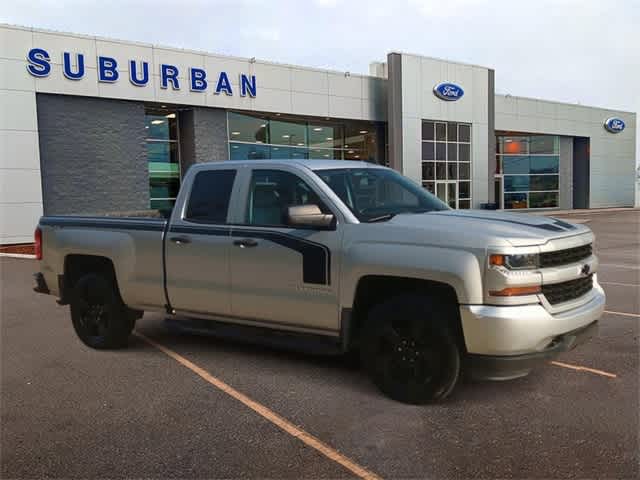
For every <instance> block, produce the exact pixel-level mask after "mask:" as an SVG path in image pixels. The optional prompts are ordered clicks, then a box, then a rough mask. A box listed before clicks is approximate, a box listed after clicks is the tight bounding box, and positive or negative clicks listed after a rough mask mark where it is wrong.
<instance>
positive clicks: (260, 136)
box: [228, 112, 269, 143]
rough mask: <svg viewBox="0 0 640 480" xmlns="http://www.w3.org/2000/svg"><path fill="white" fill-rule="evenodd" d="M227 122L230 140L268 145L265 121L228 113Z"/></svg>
mask: <svg viewBox="0 0 640 480" xmlns="http://www.w3.org/2000/svg"><path fill="white" fill-rule="evenodd" d="M228 121H229V139H230V140H232V141H236V142H252V143H253V142H260V143H269V137H268V129H267V121H266V120H265V119H263V118H259V117H252V116H250V115H242V114H241V113H235V112H229V113H228Z"/></svg>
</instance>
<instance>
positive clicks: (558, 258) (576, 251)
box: [540, 243, 592, 268]
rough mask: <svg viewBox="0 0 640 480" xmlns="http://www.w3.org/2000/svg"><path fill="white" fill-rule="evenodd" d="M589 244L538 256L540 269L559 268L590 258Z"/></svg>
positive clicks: (590, 247)
mask: <svg viewBox="0 0 640 480" xmlns="http://www.w3.org/2000/svg"><path fill="white" fill-rule="evenodd" d="M591 252H592V246H591V244H590V243H589V244H587V245H582V246H580V247H574V248H567V249H565V250H557V251H555V252H544V253H541V254H540V267H541V268H548V267H559V266H561V265H568V264H570V263H575V262H579V261H580V260H583V259H585V258H589V257H590V256H591Z"/></svg>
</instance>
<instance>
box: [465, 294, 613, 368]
mask: <svg viewBox="0 0 640 480" xmlns="http://www.w3.org/2000/svg"><path fill="white" fill-rule="evenodd" d="M588 295H589V297H588V299H587V301H586V302H585V303H583V304H582V305H580V306H578V307H576V308H572V309H570V310H566V311H563V312H559V313H555V314H551V313H550V312H549V311H547V310H546V309H545V308H544V307H543V306H542V305H541V304H535V305H521V306H508V307H507V306H490V305H464V306H461V307H460V315H461V319H462V329H463V332H464V339H465V344H466V348H467V353H468V358H467V361H468V368H469V370H470V371H471V374H472V376H473V377H475V378H482V379H492V380H506V379H510V378H516V377H521V376H524V375H526V374H528V373H529V372H530V371H531V370H532V369H533V368H534V367H535V366H536V365H538V364H540V363H542V362H544V361H545V360H548V359H549V358H553V357H555V356H556V355H557V354H559V353H560V352H564V351H567V350H571V349H572V348H574V347H575V346H576V345H578V344H579V343H582V342H584V341H585V340H587V339H588V338H590V337H591V336H593V334H594V333H595V331H596V329H597V324H598V322H597V321H598V319H599V318H600V317H601V316H602V312H603V311H604V305H605V294H604V291H603V290H602V288H601V287H600V285H598V284H597V283H594V288H593V289H592V290H591V292H590V293H589V294H588Z"/></svg>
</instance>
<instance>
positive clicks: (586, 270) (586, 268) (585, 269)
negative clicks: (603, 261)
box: [580, 265, 591, 275]
mask: <svg viewBox="0 0 640 480" xmlns="http://www.w3.org/2000/svg"><path fill="white" fill-rule="evenodd" d="M590 271H591V267H590V266H589V265H583V266H582V269H581V270H580V273H581V274H582V275H589V272H590Z"/></svg>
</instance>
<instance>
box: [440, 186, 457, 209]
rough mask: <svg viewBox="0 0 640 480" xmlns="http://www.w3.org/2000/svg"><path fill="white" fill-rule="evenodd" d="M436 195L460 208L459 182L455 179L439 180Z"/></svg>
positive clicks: (448, 203)
mask: <svg viewBox="0 0 640 480" xmlns="http://www.w3.org/2000/svg"><path fill="white" fill-rule="evenodd" d="M436 195H437V197H438V198H439V199H440V200H442V201H443V202H444V203H446V204H447V205H449V206H450V207H451V208H458V182H456V181H455V180H447V181H441V182H438V181H437V182H436Z"/></svg>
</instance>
